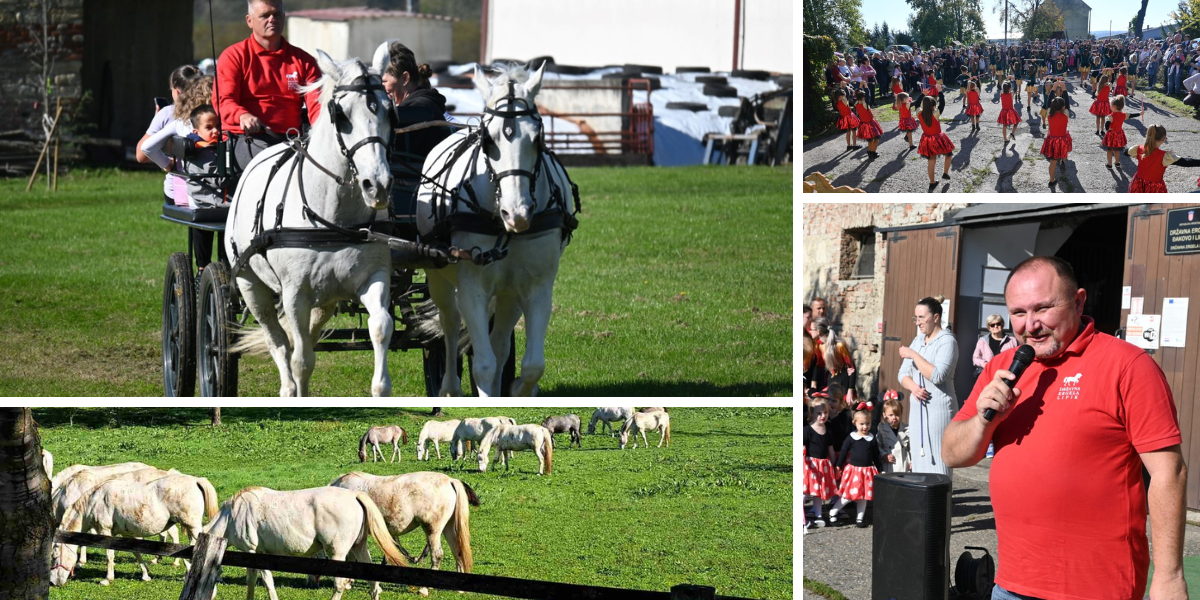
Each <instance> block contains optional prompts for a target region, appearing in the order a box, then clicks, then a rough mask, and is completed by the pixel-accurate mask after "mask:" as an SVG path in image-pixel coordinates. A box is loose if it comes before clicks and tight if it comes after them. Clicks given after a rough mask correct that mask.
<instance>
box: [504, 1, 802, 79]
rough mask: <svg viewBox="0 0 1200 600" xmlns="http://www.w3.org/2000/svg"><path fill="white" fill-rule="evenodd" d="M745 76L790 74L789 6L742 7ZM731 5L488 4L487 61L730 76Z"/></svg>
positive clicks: (747, 4) (780, 3) (761, 4)
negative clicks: (544, 59)
mask: <svg viewBox="0 0 1200 600" xmlns="http://www.w3.org/2000/svg"><path fill="white" fill-rule="evenodd" d="M743 4H745V21H744V22H745V40H744V43H743V44H742V46H743V50H742V52H743V53H744V54H745V60H743V61H742V64H741V65H740V68H745V69H764V70H773V71H782V72H792V62H791V61H792V37H793V22H792V21H793V17H792V4H791V2H789V1H788V0H743ZM734 8H735V1H734V0H653V1H650V2H647V1H645V0H609V1H607V2H563V1H561V0H489V3H488V31H487V49H486V53H485V58H484V59H485V60H486V61H488V62H491V61H494V60H496V59H513V60H529V59H531V58H534V57H537V56H544V55H549V56H553V57H554V60H555V61H556V62H558V63H560V64H565V65H580V66H592V67H601V66H604V65H609V64H624V63H636V64H645V65H654V66H661V67H663V69H664V70H666V71H667V72H672V71H674V69H675V67H679V66H687V67H692V66H699V67H709V68H711V69H712V70H714V71H728V70H730V69H731V68H733V67H734V65H733V42H734V35H733V22H734Z"/></svg>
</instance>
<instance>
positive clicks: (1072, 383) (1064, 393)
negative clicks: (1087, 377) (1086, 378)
mask: <svg viewBox="0 0 1200 600" xmlns="http://www.w3.org/2000/svg"><path fill="white" fill-rule="evenodd" d="M1082 377H1083V373H1076V374H1075V376H1074V377H1069V376H1068V377H1063V384H1062V387H1060V388H1058V399H1059V400H1078V399H1079V391H1080V389H1081V388H1080V387H1079V380H1080V379H1081V378H1082Z"/></svg>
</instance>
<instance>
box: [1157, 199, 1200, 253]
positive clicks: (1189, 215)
mask: <svg viewBox="0 0 1200 600" xmlns="http://www.w3.org/2000/svg"><path fill="white" fill-rule="evenodd" d="M1164 252H1165V253H1166V254H1194V253H1197V252H1200V206H1191V207H1188V208H1177V209H1174V210H1168V211H1167V235H1166V248H1165V250H1164Z"/></svg>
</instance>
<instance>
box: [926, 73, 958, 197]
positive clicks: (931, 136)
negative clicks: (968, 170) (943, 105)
mask: <svg viewBox="0 0 1200 600" xmlns="http://www.w3.org/2000/svg"><path fill="white" fill-rule="evenodd" d="M936 104H937V100H936V99H935V98H933V97H932V96H925V97H924V98H921V114H920V115H918V116H917V122H918V123H919V124H920V125H921V142H920V144H919V145H918V147H917V154H920V155H921V156H924V157H925V158H927V159H929V191H931V192H932V191H933V190H934V189H936V188H937V180H936V179H934V178H933V161H934V159H936V158H937V157H939V156H945V157H946V166H945V167H943V169H942V179H946V180H949V179H950V155H951V154H953V153H954V142H951V141H950V138H949V137H948V136H947V135H946V134H944V133H942V122H941V121H940V120H938V119H939V118H941V116H942V115H941V113H939V112H938V111H937V110H935V108H934V107H935V105H936Z"/></svg>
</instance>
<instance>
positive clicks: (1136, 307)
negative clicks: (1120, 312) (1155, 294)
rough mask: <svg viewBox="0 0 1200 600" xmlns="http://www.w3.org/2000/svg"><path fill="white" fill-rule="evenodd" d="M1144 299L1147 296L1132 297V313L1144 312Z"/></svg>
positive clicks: (1130, 302) (1130, 304) (1130, 305)
mask: <svg viewBox="0 0 1200 600" xmlns="http://www.w3.org/2000/svg"><path fill="white" fill-rule="evenodd" d="M1144 300H1145V298H1143V297H1141V296H1138V297H1137V298H1133V299H1131V300H1130V301H1129V314H1131V315H1140V314H1142V302H1143V301H1144Z"/></svg>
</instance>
